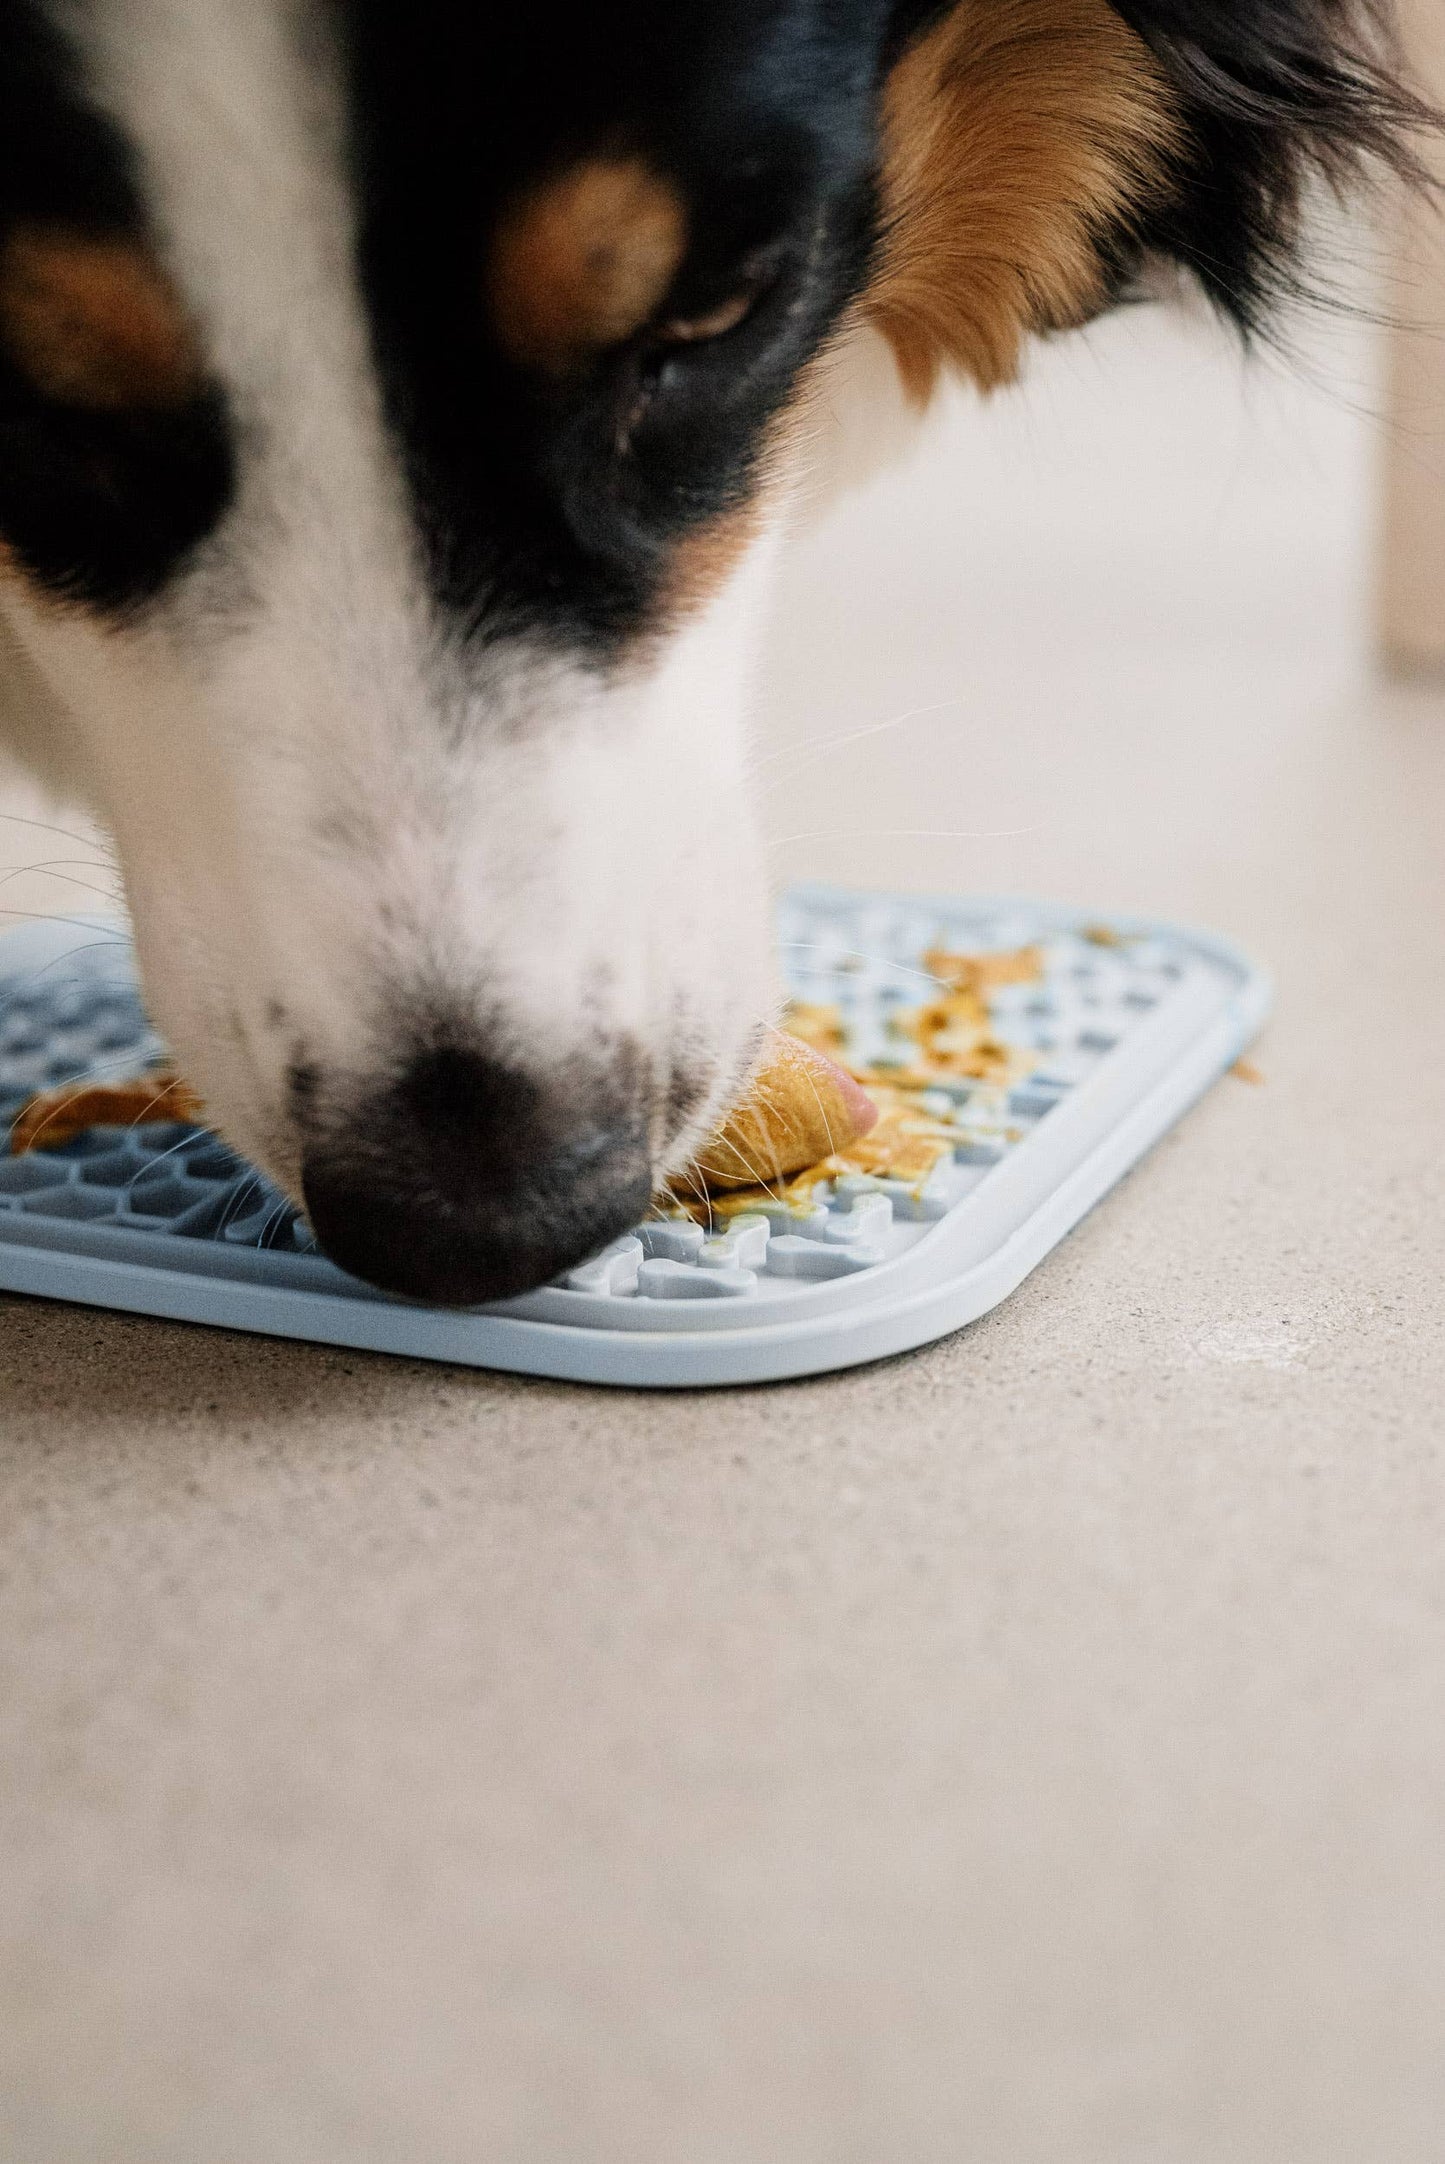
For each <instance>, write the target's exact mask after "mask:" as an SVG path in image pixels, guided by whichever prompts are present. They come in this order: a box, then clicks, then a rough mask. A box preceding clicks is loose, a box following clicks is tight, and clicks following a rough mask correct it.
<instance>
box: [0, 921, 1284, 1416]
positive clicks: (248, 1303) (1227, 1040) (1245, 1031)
mask: <svg viewBox="0 0 1445 2164" xmlns="http://www.w3.org/2000/svg"><path fill="white" fill-rule="evenodd" d="M778 948H779V956H780V963H781V969H782V974H783V978H784V982H785V984H786V987H787V989H788V991H789V993H790V995H791V997H792V998H793V999H794V1000H796V1001H798V1002H801V1003H803V1006H804V1008H805V1009H806V1010H807V1011H808V1012H809V1013H810V1014H811V1015H813V1016H814V1017H816V1016H818V1015H819V1014H823V1015H825V1016H827V1017H828V1019H829V1026H830V1028H832V1029H833V1030H834V1031H835V1035H836V1041H837V1042H838V1043H840V1044H841V1045H842V1047H843V1049H844V1056H845V1057H846V1058H847V1059H848V1061H849V1063H850V1064H854V1065H861V1066H866V1067H868V1068H870V1069H872V1070H873V1071H874V1072H875V1073H886V1072H888V1071H889V1070H890V1069H891V1068H892V1067H895V1066H896V1067H898V1068H899V1069H900V1070H901V1071H906V1069H907V1063H908V1061H909V1059H910V1058H912V1057H913V1053H912V1050H911V1046H912V1043H913V1039H912V1038H911V1037H910V1035H909V1031H910V1029H911V1028H912V1026H913V1023H912V1018H913V1017H915V1016H916V1015H917V1012H918V1010H919V1008H920V1005H921V1003H923V1002H926V1001H927V1000H929V999H930V997H931V996H933V995H935V994H936V993H937V991H938V990H939V989H940V984H939V979H938V977H937V975H936V971H937V969H938V968H939V967H940V966H942V965H941V964H940V963H939V959H938V958H939V956H940V954H942V955H944V956H979V955H995V954H1001V953H1011V952H1014V951H1016V950H1019V949H1023V948H1033V949H1036V950H1037V965H1036V967H1035V968H1034V969H1033V971H1032V973H1031V975H1030V977H1029V978H1028V979H1027V981H1016V982H1005V983H1001V984H998V985H997V986H995V987H992V988H991V989H990V990H989V992H988V994H987V1003H988V1025H989V1031H990V1035H991V1037H992V1039H994V1040H996V1042H997V1043H998V1044H999V1045H1001V1046H1002V1047H1004V1048H1005V1050H1006V1052H1007V1055H1008V1057H1007V1060H1006V1061H1005V1062H1002V1063H1001V1067H1002V1068H1006V1072H1002V1071H1001V1072H1000V1073H999V1074H996V1075H995V1076H994V1077H993V1078H991V1079H979V1078H977V1077H968V1076H960V1077H958V1078H945V1079H944V1080H943V1081H942V1082H941V1083H939V1084H938V1085H937V1086H932V1087H930V1088H929V1089H928V1090H927V1091H926V1093H924V1094H922V1095H921V1096H920V1100H919V1103H920V1111H921V1113H922V1114H923V1115H924V1116H926V1118H927V1120H928V1121H929V1122H930V1123H931V1125H932V1127H933V1129H934V1130H935V1131H938V1130H942V1131H943V1132H944V1133H945V1134H946V1136H947V1139H948V1148H947V1150H946V1151H945V1153H944V1154H943V1155H942V1156H941V1157H940V1159H939V1161H938V1162H937V1163H936V1164H935V1165H934V1166H933V1167H932V1169H931V1170H930V1171H929V1172H928V1174H927V1176H926V1177H924V1178H922V1179H920V1180H917V1181H914V1182H911V1183H910V1182H909V1181H905V1180H900V1179H890V1178H883V1177H876V1176H871V1175H868V1174H866V1173H853V1174H847V1175H843V1176H840V1177H838V1178H836V1179H834V1180H831V1181H828V1182H825V1183H824V1184H823V1185H821V1186H820V1187H818V1188H816V1189H814V1190H813V1192H812V1193H811V1194H810V1195H809V1196H808V1197H807V1200H806V1204H805V1205H800V1204H798V1203H797V1202H796V1200H795V1201H792V1202H789V1201H786V1200H783V1201H775V1200H773V1199H771V1198H761V1199H760V1200H759V1201H758V1202H757V1204H756V1206H755V1207H751V1208H749V1209H748V1211H747V1212H746V1214H744V1215H742V1216H734V1217H733V1218H731V1219H730V1220H728V1221H720V1222H719V1223H717V1224H716V1225H715V1226H713V1227H711V1228H709V1227H707V1226H704V1225H700V1224H694V1223H692V1222H688V1221H680V1220H678V1219H676V1218H669V1219H664V1220H658V1221H655V1222H649V1223H647V1224H644V1225H640V1226H638V1227H637V1228H636V1229H635V1231H634V1232H633V1233H632V1234H629V1235H627V1236H626V1237H624V1238H623V1239H621V1240H617V1241H614V1242H613V1243H612V1244H611V1246H610V1247H609V1248H607V1249H606V1250H605V1251H604V1252H603V1253H602V1254H601V1255H599V1256H597V1257H594V1258H593V1259H591V1260H590V1261H588V1262H586V1263H583V1264H581V1265H580V1266H579V1267H578V1268H576V1269H574V1270H571V1271H569V1272H568V1273H567V1274H566V1276H565V1277H563V1278H562V1279H560V1280H558V1282H557V1283H555V1284H552V1285H547V1286H544V1287H542V1288H541V1289H540V1290H539V1291H536V1292H533V1293H528V1294H526V1295H525V1296H523V1297H522V1298H520V1299H514V1300H507V1301H502V1302H498V1303H497V1304H495V1305H493V1306H490V1307H486V1308H480V1309H475V1310H471V1311H468V1312H464V1313H458V1312H456V1311H453V1310H448V1309H439V1308H426V1307H420V1306H417V1305H414V1304H412V1303H410V1302H406V1301H402V1300H397V1299H393V1298H390V1297H389V1296H387V1295H385V1294H382V1293H377V1292H374V1291H372V1290H371V1288H370V1287H368V1286H366V1285H363V1284H361V1283H359V1282H358V1281H357V1280H356V1279H354V1278H351V1277H349V1276H347V1275H346V1274H345V1273H344V1272H342V1271H341V1270H338V1269H337V1268H336V1267H335V1266H334V1265H333V1264H332V1263H330V1262H328V1261H327V1260H326V1258H325V1257H324V1256H323V1255H321V1254H320V1253H319V1252H318V1251H317V1250H316V1247H315V1244H314V1242H313V1240H312V1238H311V1235H310V1231H309V1229H308V1227H307V1225H306V1223H305V1221H304V1219H303V1218H302V1217H301V1216H299V1215H298V1213H297V1211H296V1210H295V1208H294V1207H293V1206H292V1204H291V1203H290V1202H288V1201H287V1200H286V1198H285V1197H284V1196H283V1195H281V1194H280V1193H278V1192H277V1190H276V1189H275V1188H273V1187H272V1186H271V1185H270V1184H269V1183H268V1182H267V1181H266V1180H265V1179H264V1178H263V1176H262V1175H261V1174H259V1173H257V1172H255V1171H253V1170H252V1169H251V1168H250V1167H248V1166H247V1165H245V1164H243V1163H242V1162H241V1161H240V1160H239V1159H238V1158H237V1157H236V1156H235V1155H234V1154H233V1153H232V1152H231V1151H230V1150H228V1149H227V1148H226V1146H225V1145H224V1144H223V1143H222V1142H220V1141H219V1140H217V1138H216V1137H215V1136H213V1135H211V1134H210V1133H209V1132H207V1131H206V1130H205V1129H202V1128H197V1127H187V1126H179V1125H172V1126H169V1127H156V1126H148V1127H144V1128H136V1129H131V1130H122V1129H116V1128H95V1129H92V1130H91V1131H90V1132H89V1133H88V1134H85V1135H82V1136H79V1137H78V1138H77V1139H75V1140H74V1141H72V1142H70V1143H68V1144H66V1145H65V1146H64V1147H62V1148H59V1149H54V1150H34V1151H31V1152H30V1153H28V1154H26V1155H24V1156H20V1157H11V1156H0V1289H3V1290H8V1291H12V1292H24V1293H38V1294H44V1295H48V1296H49V1297H52V1298H56V1299H63V1300H76V1301H83V1302H87V1303H89V1304H92V1305H95V1306H102V1307H113V1308H123V1309H129V1310H132V1311H134V1312H137V1313H141V1314H147V1315H163V1316H170V1317H174V1318H176V1319H179V1320H182V1321H187V1322H196V1323H211V1324H218V1325H223V1326H226V1327H229V1328H232V1329H238V1330H252V1331H262V1332H266V1333H268V1334H271V1335H275V1336H282V1337H295V1338H303V1339H311V1340H314V1341H317V1342H321V1343H325V1344H333V1345H348V1346H355V1347H358V1348H365V1349H367V1350H371V1351H377V1352H389V1353H403V1354H410V1355H413V1356H416V1357H420V1358H423V1359H433V1360H450V1361H457V1362H462V1363H465V1364H467V1365H469V1366H475V1367H493V1368H507V1369H512V1370H516V1371H519V1372H522V1373H528V1374H535V1375H548V1376H559V1377H567V1378H570V1379H573V1380H577V1381H584V1382H598V1383H611V1384H622V1385H635V1386H639V1387H667V1386H673V1387H677V1386H684V1387H685V1386H689V1385H700V1384H725V1383H747V1382H760V1381H770V1380H778V1379H781V1378H784V1377H789V1376H796V1375H807V1374H814V1373H818V1372H820V1371H824V1370H827V1369H831V1368H842V1367H850V1366H854V1365H856V1364H858V1363H860V1362H862V1361H867V1360H873V1359H877V1358H880V1357H882V1356H883V1355H886V1354H890V1353H898V1352H903V1351H906V1350H908V1349H910V1348H911V1347H914V1346H917V1345H921V1344H924V1343H927V1342H928V1341H929V1340H930V1339H933V1338H936V1337H940V1336H942V1335H944V1334H945V1333H946V1332H949V1331H952V1330H956V1329H958V1328H959V1327H961V1326H962V1325H963V1324H965V1323H968V1322H971V1321H974V1320H975V1319H976V1318H977V1317H978V1316H980V1315H982V1314H984V1313H986V1312H987V1310H988V1309H989V1308H991V1307H993V1306H995V1305H996V1304H997V1303H998V1302H999V1301H1000V1300H1002V1299H1004V1298H1005V1297H1006V1296H1007V1294H1008V1293H1010V1292H1011V1291H1012V1290H1013V1289H1014V1287H1015V1286H1016V1285H1018V1283H1019V1282H1020V1281H1021V1279H1022V1278H1024V1277H1025V1276H1026V1275H1027V1274H1028V1272H1029V1271H1030V1270H1032V1269H1033V1268H1034V1266H1035V1265H1036V1264H1037V1263H1038V1262H1039V1261H1040V1260H1041V1259H1042V1257H1043V1256H1044V1255H1045V1254H1047V1253H1048V1251H1049V1249H1050V1248H1052V1247H1053V1246H1055V1245H1056V1244H1057V1242H1058V1241H1059V1240H1060V1239H1062V1238H1063V1236H1064V1235H1065V1234H1066V1233H1067V1232H1068V1231H1069V1230H1070V1228H1071V1227H1072V1226H1073V1225H1075V1224H1076V1223H1077V1222H1078V1220H1079V1219H1080V1218H1081V1217H1082V1216H1083V1215H1084V1214H1085V1212H1086V1211H1087V1210H1088V1209H1089V1208H1091V1206H1092V1205H1093V1204H1094V1202H1096V1201H1097V1200H1098V1198H1099V1197H1100V1196H1101V1195H1102V1194H1103V1193H1104V1192H1105V1191H1106V1190H1107V1189H1108V1188H1109V1187H1110V1186H1111V1185H1112V1184H1113V1183H1114V1182H1115V1181H1116V1180H1117V1179H1119V1178H1120V1176H1121V1175H1122V1174H1123V1173H1124V1172H1126V1171H1127V1170H1128V1169H1129V1167H1130V1166H1131V1165H1132V1164H1134V1163H1135V1162H1136V1161H1137V1160H1138V1159H1139V1158H1140V1157H1141V1156H1142V1155H1143V1154H1144V1152H1145V1151H1146V1150H1147V1149H1148V1148H1149V1147H1150V1145H1151V1144H1152V1143H1153V1142H1155V1141H1157V1140H1158V1138H1159V1136H1160V1135H1162V1134H1163V1133H1164V1132H1165V1131H1166V1129H1168V1128H1169V1127H1170V1126H1171V1125H1172V1124H1173V1123H1174V1121H1175V1120H1177V1119H1178V1117H1179V1116H1180V1114H1181V1113H1182V1112H1183V1111H1184V1110H1185V1109H1186V1108H1187V1107H1188V1106H1189V1105H1190V1104H1191V1103H1192V1102H1193V1101H1194V1099H1195V1098H1197V1097H1198V1096H1199V1095H1200V1094H1201V1093H1202V1092H1203V1091H1204V1090H1205V1089H1207V1088H1208V1086H1209V1084H1210V1083H1211V1082H1213V1081H1214V1080H1215V1078H1216V1077H1217V1076H1218V1075H1219V1074H1221V1073H1222V1072H1223V1071H1224V1070H1225V1069H1226V1068H1227V1067H1228V1066H1229V1065H1230V1064H1231V1062H1232V1061H1233V1060H1234V1059H1235V1058H1237V1056H1238V1055H1239V1053H1240V1052H1241V1051H1242V1050H1243V1049H1244V1047H1245V1046H1246V1045H1247V1044H1248V1043H1249V1041H1250V1040H1251V1038H1252V1037H1253V1036H1254V1034H1255V1032H1256V1030H1257V1029H1258V1028H1259V1025H1260V1023H1261V1021H1262V1020H1263V1018H1264V1016H1265V1014H1266V1012H1267V1010H1268V1006H1269V985H1268V980H1267V979H1266V978H1265V977H1264V975H1263V974H1262V973H1261V972H1260V971H1259V970H1258V969H1257V968H1255V967H1254V966H1253V965H1252V964H1251V963H1249V962H1248V961H1247V960H1246V959H1245V958H1244V957H1243V956H1242V955H1241V954H1240V953H1239V952H1238V951H1237V950H1236V949H1235V948H1234V947H1233V946H1231V945H1230V944H1229V943H1228V942H1227V941H1224V940H1222V939H1219V938H1216V937H1214V936H1213V935H1210V934H1206V933H1201V932H1195V931H1188V930H1182V929H1178V928H1175V927H1172V926H1167V925H1158V924H1152V923H1148V922H1143V921H1138V920H1132V919H1122V918H1102V919H1101V918H1099V917H1097V916H1094V915H1092V914H1089V913H1086V912H1081V911H1077V910H1070V909H1067V908H1063V907H1060V906H1058V905H1056V904H1052V903H1046V902H1032V901H1027V900H989V899H972V898H970V897H968V896H937V895H933V896H921V895H908V894H880V893H862V892H852V891H849V890H846V889H840V888H830V887H817V886H812V887H800V888H796V889H794V890H793V891H792V892H791V893H789V894H788V895H786V896H785V897H784V899H783V901H782V903H781V904H780V907H779V912H778ZM162 1052H163V1047H162V1046H161V1045H160V1042H159V1040H158V1039H157V1038H156V1036H155V1034H154V1032H153V1031H152V1030H151V1028H150V1025H149V1023H148V1021H147V1019H146V1015H145V1012H144V1009H143V1007H142V1005H141V1001H140V997H139V994H138V992H137V989H136V983H135V976H134V969H133V964H132V958H131V952H130V948H129V945H128V943H127V941H126V940H125V938H124V935H123V933H121V932H120V931H118V930H117V929H116V928H114V927H110V928H107V927H105V926H101V925H90V924H82V923H76V924H71V925H60V924H43V925H42V924H37V925H30V926H27V927H25V928H24V929H22V930H20V931H16V932H12V933H9V934H8V935H6V936H5V937H4V938H3V939H0V1132H3V1131H5V1130H8V1126H9V1123H10V1122H11V1121H12V1120H13V1118H14V1117H15V1114H16V1113H17V1112H18V1111H19V1109H20V1108H21V1106H22V1105H23V1104H24V1103H26V1102H27V1101H28V1099H29V1098H30V1096H31V1095H32V1094H33V1093H34V1092H35V1091H36V1090H39V1089H43V1088H46V1087H48V1086H50V1085H53V1084H55V1083H58V1082H65V1081H69V1080H72V1079H78V1078H79V1077H81V1076H88V1075H95V1076H96V1077H98V1078H99V1077H104V1078H108V1079H115V1078H120V1077H123V1076H125V1075H128V1074H134V1073H136V1072H139V1071H141V1070H143V1069H144V1068H145V1067H146V1066H147V1065H149V1064H152V1063H153V1062H154V1061H155V1060H156V1059H158V1058H159V1057H160V1056H161V1055H162Z"/></svg>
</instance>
